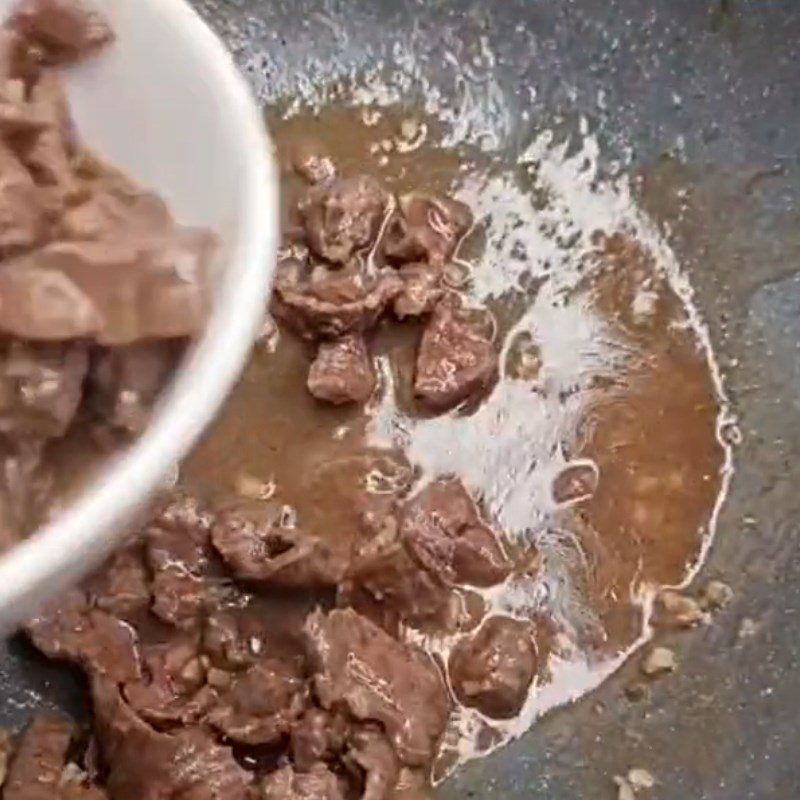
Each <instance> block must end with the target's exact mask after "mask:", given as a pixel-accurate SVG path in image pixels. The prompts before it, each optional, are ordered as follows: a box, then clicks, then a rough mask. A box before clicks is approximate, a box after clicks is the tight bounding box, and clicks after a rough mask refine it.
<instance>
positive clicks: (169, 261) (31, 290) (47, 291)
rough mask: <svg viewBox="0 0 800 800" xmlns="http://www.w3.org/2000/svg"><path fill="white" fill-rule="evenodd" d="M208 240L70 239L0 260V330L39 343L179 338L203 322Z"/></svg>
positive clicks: (183, 234)
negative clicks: (0, 311)
mask: <svg viewBox="0 0 800 800" xmlns="http://www.w3.org/2000/svg"><path fill="white" fill-rule="evenodd" d="M210 245H211V241H210V238H209V237H208V236H207V235H206V234H202V233H199V232H197V231H189V230H185V231H180V232H176V233H175V235H173V236H169V237H155V238H154V239H152V240H150V241H149V242H145V241H138V242H136V241H135V240H129V241H125V240H119V241H113V242H112V241H83V242H76V241H71V242H70V241H65V242H55V243H52V244H48V245H45V246H44V247H42V248H41V249H39V250H35V251H32V252H30V253H26V254H24V255H20V256H17V257H16V258H13V259H8V260H7V261H5V262H4V263H3V264H2V265H0V308H1V309H2V314H0V331H3V332H4V333H7V334H11V335H13V336H19V337H22V338H27V339H33V340H52V339H56V340H67V339H77V338H85V339H94V340H95V341H97V342H98V343H100V344H108V345H122V344H129V343H131V342H135V341H140V340H142V339H148V338H171V337H174V338H178V337H182V336H190V335H192V334H194V333H196V332H197V331H199V330H200V328H201V327H202V324H203V322H204V320H205V314H206V308H207V297H206V288H205V273H206V266H207V260H208V255H209V253H210Z"/></svg>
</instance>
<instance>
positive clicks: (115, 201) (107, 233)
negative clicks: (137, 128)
mask: <svg viewBox="0 0 800 800" xmlns="http://www.w3.org/2000/svg"><path fill="white" fill-rule="evenodd" d="M86 191H87V194H88V196H87V197H86V199H85V200H83V201H82V202H78V203H75V204H74V205H71V206H69V207H68V208H67V209H66V210H65V211H64V214H63V215H62V217H61V219H60V220H59V224H58V233H59V238H63V239H71V240H76V241H90V240H92V241H96V240H108V239H112V238H114V237H119V236H126V237H133V236H147V237H149V236H152V235H153V233H154V232H161V233H168V232H169V230H170V229H171V225H172V218H171V217H170V215H169V211H168V210H167V207H166V206H165V205H164V201H163V200H161V199H160V198H159V197H157V196H156V195H154V194H151V193H150V192H145V191H143V190H141V189H139V188H138V187H135V186H132V185H130V184H126V183H124V182H123V181H122V180H121V179H117V178H116V176H114V177H109V178H107V179H98V180H96V181H94V182H92V183H90V184H89V185H88V188H87V190H86Z"/></svg>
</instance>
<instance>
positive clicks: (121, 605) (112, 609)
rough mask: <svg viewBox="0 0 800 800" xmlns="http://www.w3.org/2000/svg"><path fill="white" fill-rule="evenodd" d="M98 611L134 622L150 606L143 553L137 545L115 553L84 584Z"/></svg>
mask: <svg viewBox="0 0 800 800" xmlns="http://www.w3.org/2000/svg"><path fill="white" fill-rule="evenodd" d="M86 588H87V591H88V592H89V598H90V600H91V602H92V604H93V605H95V606H97V608H100V609H102V610H103V611H107V612H108V613H109V614H112V615H113V616H115V617H119V618H120V619H124V620H136V619H138V618H139V617H141V615H142V614H143V613H144V612H145V611H146V610H147V609H148V608H149V607H150V602H151V599H152V598H151V594H150V586H149V578H148V574H147V568H146V566H145V563H144V552H143V550H142V547H141V546H140V545H138V544H135V545H131V546H130V547H126V548H125V549H124V550H118V551H117V552H116V553H115V554H114V555H113V556H111V557H110V558H109V559H108V561H106V563H105V564H104V565H103V566H102V567H101V568H100V569H99V570H97V572H95V574H94V575H92V577H91V578H90V579H89V580H88V581H87V583H86Z"/></svg>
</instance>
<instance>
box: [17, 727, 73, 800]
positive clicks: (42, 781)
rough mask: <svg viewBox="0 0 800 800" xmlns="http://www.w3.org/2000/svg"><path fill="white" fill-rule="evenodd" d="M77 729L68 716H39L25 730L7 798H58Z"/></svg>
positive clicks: (21, 799) (48, 799) (56, 799)
mask: <svg viewBox="0 0 800 800" xmlns="http://www.w3.org/2000/svg"><path fill="white" fill-rule="evenodd" d="M73 732H74V729H73V726H72V724H71V723H69V722H67V721H66V720H64V719H56V718H48V717H44V716H38V717H35V718H34V719H33V722H31V724H30V725H29V726H28V728H27V729H26V730H25V732H24V733H23V734H22V738H21V740H20V742H19V744H18V745H17V750H16V752H15V754H14V757H13V760H12V761H11V766H10V767H9V770H8V777H7V778H6V781H5V786H4V789H3V798H4V799H5V800H58V798H59V797H60V793H59V781H60V779H61V773H62V772H63V770H64V763H65V761H66V758H67V752H68V751H69V746H70V742H71V740H72V735H73Z"/></svg>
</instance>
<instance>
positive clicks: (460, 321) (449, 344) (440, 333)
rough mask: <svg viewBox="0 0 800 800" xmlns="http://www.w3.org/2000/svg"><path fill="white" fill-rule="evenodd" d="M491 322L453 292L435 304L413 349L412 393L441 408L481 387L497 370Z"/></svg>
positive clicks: (486, 383) (454, 404)
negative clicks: (417, 343) (418, 343)
mask: <svg viewBox="0 0 800 800" xmlns="http://www.w3.org/2000/svg"><path fill="white" fill-rule="evenodd" d="M492 327H493V326H492V322H491V319H490V317H489V315H488V314H487V313H486V312H479V311H475V310H470V309H465V308H463V307H462V306H461V304H460V302H459V301H458V299H457V297H456V296H455V295H449V296H447V297H445V298H444V299H443V300H442V301H441V302H440V303H439V305H437V306H436V308H435V310H434V312H433V314H432V316H431V318H430V320H429V321H428V324H427V326H426V328H425V332H424V333H423V334H422V341H421V342H420V345H419V350H418V352H417V364H416V371H415V375H414V394H415V395H416V396H417V398H418V399H419V400H420V401H421V402H422V403H423V404H424V405H425V406H427V407H428V408H430V409H432V410H435V411H444V410H446V409H448V408H452V407H453V406H456V405H458V404H459V403H460V402H462V401H463V400H466V399H467V398H469V397H472V396H473V395H475V394H476V393H477V392H479V391H481V390H482V389H485V388H486V387H487V386H488V385H489V384H490V383H491V381H492V379H493V378H494V376H495V374H496V371H497V354H496V353H495V351H494V348H493V347H492Z"/></svg>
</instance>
